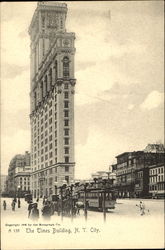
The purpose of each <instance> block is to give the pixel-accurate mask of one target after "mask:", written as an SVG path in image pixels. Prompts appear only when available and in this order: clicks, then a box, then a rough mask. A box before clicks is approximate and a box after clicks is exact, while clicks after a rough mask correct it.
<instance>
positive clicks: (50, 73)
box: [49, 68, 52, 87]
mask: <svg viewBox="0 0 165 250" xmlns="http://www.w3.org/2000/svg"><path fill="white" fill-rule="evenodd" d="M49 82H50V87H51V86H52V69H51V68H50V70H49Z"/></svg>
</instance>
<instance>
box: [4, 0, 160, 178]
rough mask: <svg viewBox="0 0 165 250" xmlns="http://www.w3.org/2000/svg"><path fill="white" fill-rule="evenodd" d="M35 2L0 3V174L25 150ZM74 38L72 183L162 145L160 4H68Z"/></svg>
mask: <svg viewBox="0 0 165 250" xmlns="http://www.w3.org/2000/svg"><path fill="white" fill-rule="evenodd" d="M36 5H37V2H1V173H2V174H7V170H8V166H9V163H10V161H11V159H12V158H13V157H14V156H15V155H16V154H24V152H25V151H27V150H28V151H30V119H29V114H30V98H29V92H30V77H29V76H30V38H29V35H28V27H29V25H30V22H31V18H32V16H33V13H34V10H35V8H36ZM67 5H68V14H67V21H66V28H67V31H68V32H75V34H76V41H75V46H76V56H75V78H76V79H77V84H76V89H75V90H76V92H75V160H76V167H75V177H76V178H77V179H84V178H90V175H91V173H93V172H96V171H100V170H103V171H106V170H108V168H109V166H110V165H111V164H113V163H115V162H116V159H115V157H116V156H117V155H118V154H121V153H123V152H128V151H136V150H143V149H144V148H145V147H146V145H147V144H148V143H156V142H164V137H163V136H164V130H163V127H164V123H163V120H164V117H163V114H164V106H163V100H164V27H163V25H164V13H163V12H164V6H163V1H131V2H130V1H106V2H104V1H97V2H94V1H87V2H85V1H84V2H83V1H82V2H69V1H68V2H67Z"/></svg>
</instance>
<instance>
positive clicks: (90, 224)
mask: <svg viewBox="0 0 165 250" xmlns="http://www.w3.org/2000/svg"><path fill="white" fill-rule="evenodd" d="M2 201H3V199H2ZM6 201H7V210H6V211H3V208H2V207H1V211H2V228H3V233H5V234H7V235H8V236H9V235H10V239H11V243H12V242H15V241H16V240H17V241H18V240H19V239H21V237H24V239H25V240H24V242H23V243H22V241H21V242H20V245H18V246H17V248H18V249H19V247H20V249H21V247H22V244H23V246H24V247H26V248H27V249H30V246H29V244H28V240H29V239H31V240H32V239H33V237H34V236H36V233H37V237H38V238H39V239H40V240H41V242H42V240H43V239H46V240H48V242H49V243H50V244H53V242H54V241H55V244H57V247H58V248H60V246H61V247H62V246H63V247H64V245H65V244H66V246H65V248H69V247H70V246H69V245H67V240H69V244H70V242H72V243H73V242H74V246H75V248H76V247H80V243H81V246H82V247H87V248H93V247H94V246H95V248H100V247H102V248H103V247H104V248H135V247H136V248H153V247H155V248H157V247H163V246H164V201H163V200H143V201H144V203H145V207H146V213H145V215H144V216H141V215H140V211H139V208H138V207H137V206H136V204H139V202H140V200H139V199H133V200H129V199H118V200H117V204H116V208H115V209H114V210H112V211H110V212H108V213H107V214H106V223H104V222H103V213H102V212H96V211H88V218H87V222H86V221H85V218H84V212H83V210H81V211H80V215H79V216H77V217H76V218H74V219H73V223H71V218H66V217H64V218H63V221H61V217H60V216H57V214H55V215H53V216H52V217H51V220H49V221H43V219H42V216H41V211H40V219H39V221H37V222H35V224H36V225H37V227H36V225H34V222H33V221H31V220H30V219H28V218H27V214H28V212H27V206H28V205H27V203H26V202H25V201H24V200H23V199H21V208H20V209H18V208H17V207H16V210H15V211H14V212H13V211H12V210H11V204H10V203H11V199H6ZM1 206H2V202H1ZM41 207H42V200H41V199H40V202H39V209H41ZM12 223H13V224H14V223H17V224H19V226H17V228H18V230H19V232H18V233H13V231H12V232H9V231H8V230H9V228H13V227H12V226H5V224H12ZM22 223H23V226H21V225H22ZM37 223H38V224H37ZM40 223H41V226H40V227H39V229H38V225H39V224H40ZM24 224H25V226H24ZM28 224H29V225H30V226H29V227H28ZM26 228H30V229H28V230H29V231H28V230H27V229H26ZM53 228H55V229H53ZM30 230H34V232H33V233H31V232H30ZM36 230H39V231H36ZM45 230H46V231H45ZM52 230H53V231H52ZM69 230H70V231H69ZM48 231H49V232H48ZM53 232H54V233H53ZM56 236H58V237H57V238H56ZM64 236H65V237H64ZM68 237H69V238H68ZM84 237H85V240H84ZM3 239H4V237H3ZM64 239H66V242H65V241H63V240H64ZM88 240H90V242H92V244H93V245H91V246H89V245H88ZM21 243H22V244H21ZM39 243H40V242H39V241H38V243H37V244H39ZM3 244H5V242H3ZM14 244H15V243H14ZM63 244H64V245H63ZM9 245H10V244H9ZM46 247H48V246H47V245H46V244H45V241H44V242H42V245H41V246H40V248H42V249H44V248H46ZM33 248H34V245H33ZM11 249H13V248H12V247H11Z"/></svg>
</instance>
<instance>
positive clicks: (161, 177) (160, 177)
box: [150, 175, 164, 183]
mask: <svg viewBox="0 0 165 250" xmlns="http://www.w3.org/2000/svg"><path fill="white" fill-rule="evenodd" d="M160 181H164V175H158V176H152V177H150V183H156V182H160Z"/></svg>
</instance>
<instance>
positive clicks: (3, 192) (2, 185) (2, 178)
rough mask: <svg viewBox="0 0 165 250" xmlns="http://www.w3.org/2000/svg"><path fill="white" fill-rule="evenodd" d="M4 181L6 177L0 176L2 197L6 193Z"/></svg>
mask: <svg viewBox="0 0 165 250" xmlns="http://www.w3.org/2000/svg"><path fill="white" fill-rule="evenodd" d="M6 181H7V175H1V191H0V192H1V195H4V194H5V193H6Z"/></svg>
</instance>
